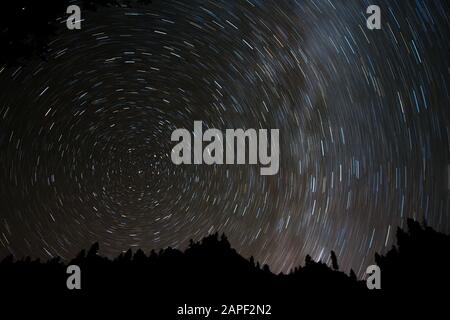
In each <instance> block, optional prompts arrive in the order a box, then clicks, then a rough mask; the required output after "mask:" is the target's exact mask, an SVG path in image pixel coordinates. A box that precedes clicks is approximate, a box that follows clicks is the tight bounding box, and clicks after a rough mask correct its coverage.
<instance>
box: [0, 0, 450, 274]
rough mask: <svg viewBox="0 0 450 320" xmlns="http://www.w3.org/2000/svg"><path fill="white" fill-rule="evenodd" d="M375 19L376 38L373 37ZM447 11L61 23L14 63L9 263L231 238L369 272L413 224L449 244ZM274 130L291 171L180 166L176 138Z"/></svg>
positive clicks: (5, 201) (217, 10) (124, 14)
mask: <svg viewBox="0 0 450 320" xmlns="http://www.w3.org/2000/svg"><path fill="white" fill-rule="evenodd" d="M370 4H378V5H379V6H380V7H381V19H382V20H381V30H369V29H368V28H367V27H366V17H367V16H368V15H367V14H366V13H365V11H366V8H367V6H368V5H370ZM449 13H450V10H449V4H448V2H446V1H407V0H404V1H392V0H386V1H378V0H377V1H326V0H323V1H318V0H317V1H278V0H277V1H256V0H247V1H229V0H223V1H191V0H189V1H187V0H186V1H153V3H152V4H150V5H148V6H146V7H141V8H132V9H130V8H128V9H127V8H99V10H98V11H96V12H94V11H85V10H83V11H82V18H83V19H84V20H83V21H82V23H81V30H68V29H66V28H65V21H64V20H63V19H61V24H60V28H59V29H58V32H57V34H56V35H55V36H54V37H52V38H51V41H50V43H49V45H48V48H49V54H48V57H47V59H46V60H47V61H46V60H44V59H42V58H40V57H38V56H34V57H32V58H30V59H29V60H28V61H27V63H26V64H24V65H22V66H14V67H12V66H8V67H7V66H4V67H0V88H1V91H0V162H1V167H0V181H1V184H0V257H3V256H5V255H7V254H9V253H12V254H13V255H14V256H16V257H18V258H19V257H22V256H25V255H31V256H33V257H41V258H50V257H55V256H61V257H63V258H65V259H70V258H72V257H74V256H75V255H76V253H78V252H79V251H80V250H81V249H83V248H88V247H90V245H91V244H92V243H93V242H95V241H98V242H99V243H100V253H101V254H104V255H107V256H115V255H117V254H118V253H120V252H122V251H123V250H127V249H128V248H130V247H132V248H138V247H139V248H142V249H143V250H144V251H146V252H148V251H149V250H151V249H153V248H154V249H160V248H165V247H167V246H172V247H175V248H180V249H182V248H185V247H186V245H187V244H188V242H189V239H191V238H192V239H194V240H199V239H201V238H202V237H204V236H206V235H208V234H209V233H213V232H216V231H218V232H220V233H222V232H224V233H225V234H226V235H227V236H228V238H229V240H230V242H231V245H232V246H233V247H234V248H236V249H237V250H238V252H239V253H241V254H242V255H244V256H245V257H249V256H250V255H253V256H255V258H256V260H258V261H260V262H261V263H267V264H268V265H269V266H270V267H271V269H272V270H273V271H277V272H278V271H288V270H290V269H291V268H293V267H295V266H297V265H299V264H301V263H303V260H304V258H305V256H306V254H310V255H311V256H312V258H313V259H315V260H320V259H321V260H323V261H328V259H329V253H330V251H331V250H334V251H335V252H336V254H337V256H338V260H339V263H340V265H341V267H342V268H343V269H346V270H348V269H350V268H353V269H354V270H355V272H356V273H357V274H359V275H361V274H362V273H364V271H365V269H366V267H367V266H368V265H369V264H372V263H373V256H374V253H375V252H383V250H386V249H388V248H390V246H391V245H392V244H393V243H394V242H395V232H396V228H397V226H402V225H403V224H404V222H405V221H406V218H408V217H412V218H415V219H417V220H419V221H423V220H426V221H427V223H428V224H429V225H430V226H432V227H433V228H435V229H437V230H439V231H443V232H446V233H449V232H450V214H449V207H450V205H449V199H450V197H449V195H450V191H449V180H450V178H449V172H448V171H449V163H450V161H449V154H450V138H449V136H450V124H449V123H450V120H449V119H450V117H449V101H450V79H449V71H450V69H449V63H450V59H449V58H450V48H449V42H448V39H449V38H450V37H449V30H450V28H449ZM194 120H201V121H203V124H204V126H205V129H206V128H218V129H221V130H225V129H227V128H243V129H248V128H255V129H271V128H273V129H280V170H279V172H278V174H277V175H273V176H262V175H260V171H259V170H260V166H258V165H210V166H208V165H180V166H176V165H174V164H173V163H172V162H171V158H170V153H171V149H172V147H173V146H174V145H175V143H174V142H171V140H170V135H171V133H172V131H173V130H175V129H176V128H188V129H192V128H193V122H194Z"/></svg>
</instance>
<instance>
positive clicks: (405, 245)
mask: <svg viewBox="0 0 450 320" xmlns="http://www.w3.org/2000/svg"><path fill="white" fill-rule="evenodd" d="M396 235H397V244H396V245H395V246H393V247H392V248H391V249H390V250H389V251H388V252H387V253H386V254H384V255H380V254H376V255H375V263H376V264H377V265H378V266H379V267H380V269H381V289H380V290H369V289H368V288H367V286H366V282H365V280H361V279H357V277H356V274H355V273H354V272H353V271H350V273H349V274H347V273H345V272H343V271H341V270H339V265H338V260H337V258H336V255H335V253H334V252H331V259H330V260H331V263H330V265H328V264H326V263H324V262H321V261H317V262H316V261H313V259H311V257H310V256H307V257H306V259H305V263H304V264H303V265H302V266H298V267H297V268H295V269H293V270H291V272H289V273H287V274H283V273H280V274H274V273H272V272H271V271H270V269H269V267H268V266H267V265H260V264H259V263H258V262H255V260H254V258H253V257H250V259H245V258H244V257H242V256H241V255H239V253H237V252H236V250H234V249H233V248H232V247H231V246H230V243H229V242H228V240H227V238H226V237H225V236H224V235H222V236H219V235H218V234H217V233H215V234H212V235H209V236H207V237H205V238H203V239H202V240H201V241H199V242H194V241H192V240H191V242H190V245H189V246H188V248H186V250H184V251H180V250H177V249H173V248H170V247H169V248H166V249H162V250H160V251H159V252H156V251H154V250H152V251H151V252H150V253H149V254H145V253H144V252H143V251H142V250H140V249H139V250H137V251H134V252H133V251H132V250H131V249H129V250H128V251H126V252H125V253H122V254H120V255H119V256H117V257H116V258H114V259H109V258H106V257H103V256H101V255H99V254H98V251H99V245H98V243H95V244H94V245H92V247H91V248H90V249H89V250H87V251H86V250H82V251H81V252H80V253H79V254H78V255H77V256H76V257H75V258H74V259H73V260H71V261H62V260H61V259H60V258H53V259H51V260H48V261H45V262H43V261H41V260H39V259H36V260H32V259H31V258H30V257H27V258H23V259H20V260H16V259H14V258H13V256H12V255H10V256H8V257H6V258H5V259H3V261H1V262H0V284H1V286H0V291H2V293H19V294H23V293H26V294H29V295H30V296H33V295H34V296H40V297H42V296H45V295H53V296H55V295H59V296H60V297H96V296H101V295H109V296H111V295H119V296H122V297H124V296H125V297H128V298H130V297H131V296H133V297H138V296H139V297H140V298H144V297H145V299H147V298H148V299H149V300H150V301H153V303H155V301H158V302H160V303H157V307H156V309H154V310H153V312H156V311H155V310H159V312H163V310H168V309H167V308H171V309H172V310H173V309H174V308H175V307H176V306H177V305H180V304H183V303H189V302H195V301H201V302H203V303H221V304H224V303H233V302H234V301H241V303H242V301H243V300H244V301H245V303H259V304H261V303H271V304H273V305H278V306H282V307H279V308H278V312H279V313H280V312H281V314H291V313H292V312H295V308H296V307H297V305H296V304H295V303H294V302H293V301H302V302H303V303H307V301H313V300H317V299H320V300H321V301H342V300H344V299H353V300H354V301H360V302H362V303H363V302H364V301H365V302H367V301H371V302H373V301H376V302H377V303H383V302H388V301H389V300H388V298H392V297H396V296H397V295H398V293H401V294H402V295H405V294H406V295H408V296H416V295H420V294H423V293H428V292H439V291H440V290H446V288H448V285H449V284H450V281H449V280H450V277H449V273H448V270H450V259H449V257H450V236H448V235H445V234H442V233H439V232H437V231H435V230H433V229H432V228H430V227H428V226H425V225H421V224H420V223H418V222H417V221H414V220H412V219H408V220H407V229H406V230H403V229H401V228H398V229H397V234H396ZM73 264H75V265H78V266H79V267H80V269H81V290H69V289H67V287H66V279H67V277H68V274H67V273H66V268H67V266H68V265H73ZM298 299H300V300H298ZM164 318H166V317H164Z"/></svg>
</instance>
